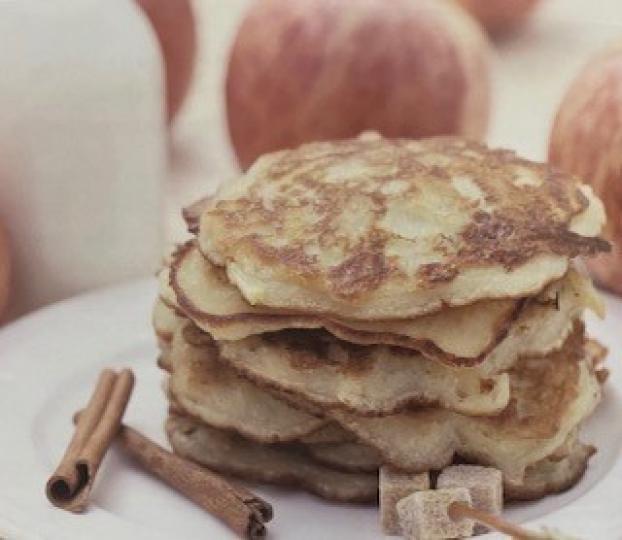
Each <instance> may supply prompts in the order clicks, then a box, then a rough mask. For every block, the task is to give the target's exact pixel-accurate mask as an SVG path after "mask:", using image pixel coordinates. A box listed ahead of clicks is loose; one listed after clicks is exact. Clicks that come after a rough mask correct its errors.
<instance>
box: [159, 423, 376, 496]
mask: <svg viewBox="0 0 622 540" xmlns="http://www.w3.org/2000/svg"><path fill="white" fill-rule="evenodd" d="M166 433H167V436H168V439H169V441H170V443H171V446H172V447H173V450H174V451H175V453H177V454H179V455H180V456H182V457H184V458H186V459H190V460H192V461H195V462H197V463H199V464H201V465H204V466H206V467H208V468H209V469H211V470H214V471H218V472H220V473H223V474H231V475H234V476H238V477H240V478H244V479H246V480H253V481H259V482H267V483H270V484H280V485H285V486H295V487H301V488H303V489H306V490H307V491H309V492H311V493H314V494H316V495H318V496H320V497H323V498H324V499H329V500H332V501H339V502H375V501H376V500H377V497H378V474H377V473H375V472H374V473H347V472H342V471H337V470H334V469H331V468H329V467H326V466H323V465H321V464H319V463H317V462H315V461H314V460H312V459H310V458H309V457H308V456H307V455H306V454H305V452H304V450H302V449H298V450H296V449H294V448H291V447H282V446H277V445H263V444H258V443H256V442H252V441H249V440H247V439H243V438H242V437H240V436H237V435H234V434H232V433H228V432H225V431H220V430H217V429H214V428H210V427H208V426H205V425H201V424H199V423H197V422H196V421H195V420H192V419H189V418H184V417H182V416H178V415H170V416H169V418H168V420H167V422H166Z"/></svg>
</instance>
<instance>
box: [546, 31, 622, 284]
mask: <svg viewBox="0 0 622 540" xmlns="http://www.w3.org/2000/svg"><path fill="white" fill-rule="evenodd" d="M549 159H550V161H551V162H552V163H555V164H557V165H559V166H560V167H561V168H562V169H565V170H566V171H568V172H571V173H573V174H576V175H577V176H579V177H581V178H583V179H584V180H585V181H587V182H589V183H590V184H591V185H592V187H593V188H594V191H595V192H596V194H597V195H599V196H600V198H601V199H602V201H603V203H604V205H605V209H606V211H607V225H606V227H605V236H606V237H607V239H608V240H609V241H611V243H612V246H613V249H612V251H611V253H609V254H604V255H599V256H598V257H596V258H594V259H590V260H588V261H586V262H587V265H588V267H589V268H590V270H591V272H592V274H593V275H594V277H595V279H596V280H597V281H598V282H599V283H600V284H601V285H603V286H605V287H607V288H609V289H611V290H613V291H615V292H617V293H619V294H622V43H620V44H619V45H616V46H614V47H612V48H609V49H607V50H606V51H604V52H603V53H601V54H599V55H597V56H596V57H594V58H593V59H592V60H591V61H590V62H589V63H588V65H587V66H586V67H585V68H584V69H583V71H582V72H581V73H580V74H579V76H578V77H577V78H576V79H575V81H574V82H573V83H572V85H571V86H570V88H569V90H568V92H567V93H566V96H565V97H564V99H563V101H562V103H561V106H560V108H559V110H558V112H557V116H556V118H555V122H554V125H553V129H552V132H551V139H550V145H549Z"/></svg>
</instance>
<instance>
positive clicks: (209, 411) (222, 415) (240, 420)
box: [167, 327, 326, 443]
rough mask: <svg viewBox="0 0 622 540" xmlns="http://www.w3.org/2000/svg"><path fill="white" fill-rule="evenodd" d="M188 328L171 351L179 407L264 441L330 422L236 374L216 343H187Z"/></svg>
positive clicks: (171, 388)
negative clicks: (222, 360)
mask: <svg viewBox="0 0 622 540" xmlns="http://www.w3.org/2000/svg"><path fill="white" fill-rule="evenodd" d="M184 329H185V327H184V328H181V329H179V330H178V331H177V332H176V333H175V336H174V337H173V340H172V343H171V349H170V352H169V353H168V355H167V364H168V365H170V368H171V370H172V374H171V376H170V379H169V384H168V391H169V393H170V396H171V399H172V401H173V402H174V404H175V407H176V408H177V409H178V410H182V411H183V412H184V413H186V414H188V415H190V416H193V417H196V418H198V419H199V420H201V421H202V422H204V423H206V424H208V425H210V426H212V427H215V428H220V429H228V430H234V431H236V432H237V433H240V434H242V435H244V436H245V437H247V438H250V439H253V440H255V441H259V442H262V443H274V442H284V441H293V440H297V439H299V438H300V437H302V436H304V435H308V434H311V433H314V432H316V431H317V430H318V429H319V428H320V427H322V426H323V425H325V424H326V420H324V419H322V418H318V417H317V416H313V415H311V414H308V413H307V412H305V411H302V410H300V409H297V408H295V407H292V406H291V405H289V404H287V403H285V402H284V401H282V400H280V399H277V398H276V397H274V396H273V395H271V394H270V393H268V392H266V391H265V390H262V389H261V388H258V387H256V386H255V385H253V384H251V383H249V382H248V381H246V380H244V379H242V378H240V377H238V376H237V375H236V374H235V373H234V372H233V371H232V370H230V369H228V368H227V367H226V366H223V365H221V364H220V363H219V362H217V361H216V360H215V356H217V352H216V351H215V349H214V348H213V347H209V346H205V345H203V346H201V347H195V346H193V345H191V344H190V343H188V341H187V340H186V339H185V338H184Z"/></svg>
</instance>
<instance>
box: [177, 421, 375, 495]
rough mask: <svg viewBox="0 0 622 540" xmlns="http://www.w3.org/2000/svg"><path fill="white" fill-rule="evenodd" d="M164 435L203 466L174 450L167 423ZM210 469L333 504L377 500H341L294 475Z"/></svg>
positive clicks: (228, 468) (223, 466)
mask: <svg viewBox="0 0 622 540" xmlns="http://www.w3.org/2000/svg"><path fill="white" fill-rule="evenodd" d="M170 416H174V415H173V414H170ZM179 416H183V415H179ZM166 434H167V438H168V440H169V442H170V443H171V446H173V450H174V451H175V453H177V454H180V455H183V456H184V457H185V458H186V459H190V460H191V461H195V462H196V463H197V464H198V465H200V466H203V467H204V466H205V465H203V464H201V463H200V462H198V461H196V460H193V459H192V457H191V456H187V455H184V454H183V452H181V450H180V449H178V448H175V445H174V443H173V440H172V436H171V427H170V426H169V423H168V422H167V425H166ZM288 448H289V449H291V447H288ZM303 455H306V454H303ZM210 468H211V469H214V470H216V471H217V472H219V473H221V474H227V475H231V476H235V477H237V478H241V479H243V480H250V481H254V482H262V483H270V484H276V485H282V486H288V487H294V488H302V489H304V490H305V491H308V492H309V493H313V494H314V495H317V496H318V497H321V498H323V499H327V500H333V501H335V502H351V503H375V502H377V499H378V493H377V491H376V492H375V493H374V494H373V495H372V494H361V495H359V496H353V497H347V498H343V497H340V496H339V495H336V494H335V493H334V492H333V493H330V492H328V491H327V490H326V489H322V488H321V487H320V486H318V485H316V484H314V483H313V482H309V481H304V480H303V479H301V478H298V477H296V476H295V475H288V474H283V475H280V476H275V475H271V477H270V479H269V480H268V479H267V478H266V477H265V475H262V474H259V473H254V472H251V471H246V472H245V473H244V474H241V473H240V471H238V470H236V469H235V467H234V466H230V465H227V464H226V463H220V464H219V465H218V466H216V465H215V464H212V466H211V467H210ZM334 470H337V469H334ZM340 472H342V471H340ZM342 474H347V473H343V472H342ZM331 495H332V496H331Z"/></svg>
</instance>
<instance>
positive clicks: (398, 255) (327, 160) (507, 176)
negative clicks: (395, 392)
mask: <svg viewBox="0 0 622 540" xmlns="http://www.w3.org/2000/svg"><path fill="white" fill-rule="evenodd" d="M603 222H604V212H603V208H602V204H601V203H600V201H599V200H598V199H597V198H596V197H595V196H594V195H593V194H592V192H591V189H590V188H589V187H588V186H585V185H583V184H581V183H580V182H579V181H578V180H577V179H576V178H573V177H570V176H567V175H564V174H562V173H561V172H559V171H557V170H554V169H551V168H549V167H548V166H546V165H543V164H537V163H532V162H529V161H526V160H523V159H520V158H518V157H517V156H516V155H515V154H514V153H512V152H509V151H505V150H489V149H487V148H486V147H485V146H483V145H480V144H477V143H471V142H465V141H463V140H460V139H456V138H434V139H425V140H420V141H410V140H388V139H382V138H380V137H379V136H376V135H365V136H362V137H359V138H358V139H351V140H344V141H336V142H322V143H311V144H307V145H303V146H301V147H299V148H297V149H294V150H285V151H281V152H276V153H273V154H268V155H266V156H263V157H262V158H260V159H259V160H258V161H257V162H256V164H255V165H254V166H253V167H251V169H250V170H249V171H248V172H247V173H246V174H245V175H244V176H243V177H241V178H240V179H239V180H237V181H235V182H231V183H228V184H226V185H224V186H223V187H222V188H221V190H220V191H219V193H217V194H216V195H215V196H214V197H212V198H211V199H210V200H209V201H207V202H206V208H205V210H204V211H203V213H202V215H201V218H200V225H199V235H198V237H199V245H200V248H201V251H202V252H203V253H204V254H205V255H206V256H207V257H208V258H209V259H210V260H211V261H212V262H214V263H215V264H217V265H220V266H224V267H225V268H226V271H227V275H228V277H229V279H230V280H231V282H233V283H234V284H235V285H236V286H237V287H238V288H239V289H240V291H241V293H242V294H243V296H244V297H245V298H246V299H247V300H248V301H249V302H250V303H251V304H255V305H257V304H259V305H265V306H269V307H273V308H278V309H286V310H292V311H299V312H315V313H330V314H333V315H337V316H341V317H347V318H351V319H368V320H371V319H391V318H405V317H413V316H418V315H421V314H424V313H429V312H433V311H436V310H439V309H440V308H441V307H443V306H444V305H452V306H458V305H465V304H469V303H472V302H475V301H477V300H482V299H488V298H508V297H518V296H528V295H532V294H534V293H535V292H537V291H539V290H541V289H542V288H543V287H544V286H545V285H546V284H547V283H549V282H551V281H552V280H555V279H557V278H559V277H561V276H562V275H563V274H564V273H565V272H566V269H567V266H568V260H569V258H571V257H574V256H576V255H589V254H593V253H596V252H598V251H603V250H606V249H608V244H607V243H606V242H605V241H603V240H602V239H600V238H598V237H597V235H598V234H599V232H600V230H601V228H602V225H603Z"/></svg>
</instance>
